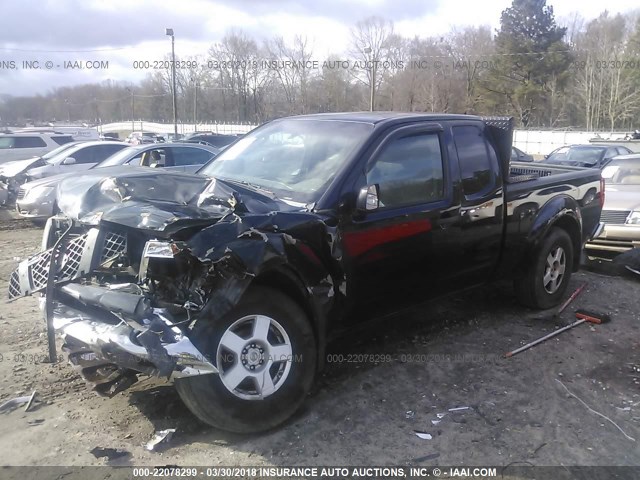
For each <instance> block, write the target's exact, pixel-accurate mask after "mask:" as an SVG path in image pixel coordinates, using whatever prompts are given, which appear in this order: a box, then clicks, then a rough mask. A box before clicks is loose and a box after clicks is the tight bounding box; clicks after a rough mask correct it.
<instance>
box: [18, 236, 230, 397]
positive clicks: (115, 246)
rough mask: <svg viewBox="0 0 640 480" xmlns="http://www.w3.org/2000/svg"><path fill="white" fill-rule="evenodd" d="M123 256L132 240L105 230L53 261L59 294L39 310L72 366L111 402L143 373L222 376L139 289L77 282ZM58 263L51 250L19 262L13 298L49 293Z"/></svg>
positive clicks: (70, 245) (67, 246)
mask: <svg viewBox="0 0 640 480" xmlns="http://www.w3.org/2000/svg"><path fill="white" fill-rule="evenodd" d="M46 232H47V230H45V235H47V233H46ZM43 243H44V242H43ZM125 250H126V235H123V234H121V233H117V232H108V231H103V230H99V229H91V230H90V231H89V232H88V233H86V234H84V235H78V236H75V237H74V238H72V239H70V240H69V241H66V242H63V244H62V247H61V251H60V253H59V255H58V258H59V260H58V261H57V262H53V263H54V264H56V263H57V264H58V265H57V269H56V270H57V271H56V272H51V274H52V275H53V281H54V283H55V285H54V293H53V295H51V296H48V297H47V296H42V297H41V299H40V300H41V301H40V307H41V309H42V310H43V311H44V312H45V317H46V315H47V312H51V313H50V315H51V316H52V318H50V324H51V325H52V326H53V328H54V329H55V332H56V333H57V334H58V335H59V336H61V337H62V340H63V342H64V345H63V351H64V352H65V353H66V354H67V357H68V359H69V362H70V363H71V364H72V365H73V366H74V368H76V369H77V370H78V371H79V373H80V374H81V375H82V377H83V378H84V379H85V380H86V381H87V382H89V383H91V384H92V385H93V386H94V388H95V390H96V391H97V392H98V393H99V394H101V395H105V396H112V395H114V394H115V393H117V392H119V391H122V390H124V389H125V388H127V387H128V386H130V385H131V384H132V383H133V382H135V381H136V378H137V375H138V374H146V375H151V376H157V377H159V378H166V379H175V378H181V377H188V376H195V375H204V374H211V373H218V370H217V369H216V367H215V366H214V365H213V364H212V363H211V362H210V361H209V359H208V358H207V357H206V356H205V355H204V354H203V353H202V352H200V350H198V348H197V347H196V346H195V345H194V344H193V343H192V342H191V340H190V339H189V337H188V333H187V332H188V330H187V329H186V328H185V327H184V326H183V325H180V324H179V323H177V322H175V321H174V319H173V318H172V316H171V314H170V313H169V312H168V311H167V310H166V309H164V308H155V307H153V306H152V302H151V300H150V298H148V297H147V296H145V295H144V293H143V291H142V290H141V289H140V287H139V286H137V285H135V284H133V283H129V284H110V285H91V284H80V283H74V280H79V279H80V278H84V277H85V276H87V275H88V274H90V273H91V272H92V271H94V270H95V269H97V268H100V267H101V266H104V265H105V264H107V263H108V262H110V261H113V259H114V258H116V257H117V256H118V255H120V254H122V253H123V252H124V251H125ZM52 257H54V254H53V249H48V250H45V251H43V252H41V253H39V254H37V255H35V256H33V257H31V258H29V259H28V260H25V261H23V262H21V263H20V264H19V266H18V268H17V269H16V270H15V271H14V272H13V273H12V275H11V279H10V285H9V297H10V298H12V299H13V298H17V297H21V296H26V295H31V294H33V293H37V292H42V291H44V290H45V289H46V286H47V278H48V276H49V269H50V268H51V267H50V265H51V263H52V262H51V259H52Z"/></svg>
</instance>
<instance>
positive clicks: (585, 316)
mask: <svg viewBox="0 0 640 480" xmlns="http://www.w3.org/2000/svg"><path fill="white" fill-rule="evenodd" d="M576 318H579V319H580V320H578V321H576V322H573V323H572V324H571V325H567V326H566V327H562V328H561V329H559V330H556V331H555V332H551V333H550V334H548V335H545V336H544V337H541V338H539V339H537V340H534V341H533V342H530V343H527V344H526V345H523V346H522V347H520V348H516V349H515V350H513V351H511V352H508V353H505V354H504V357H505V358H509V357H513V356H514V355H516V354H518V353H520V352H524V351H525V350H528V349H530V348H531V347H533V346H535V345H538V344H539V343H542V342H544V341H545V340H549V339H550V338H552V337H555V336H556V335H559V334H561V333H562V332H566V331H567V330H569V329H571V328H573V327H577V326H578V325H581V324H583V323H585V322H589V323H596V324H601V323H606V322H608V321H609V317H608V316H607V315H600V316H598V314H595V313H589V312H584V311H581V310H578V311H577V312H576Z"/></svg>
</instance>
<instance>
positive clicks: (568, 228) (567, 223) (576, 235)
mask: <svg viewBox="0 0 640 480" xmlns="http://www.w3.org/2000/svg"><path fill="white" fill-rule="evenodd" d="M551 227H552V228H553V227H557V228H561V229H562V230H564V231H565V232H567V233H568V234H569V238H570V239H571V243H572V244H573V270H574V271H577V270H578V268H579V266H580V254H581V250H582V235H581V234H580V226H579V225H578V222H577V221H576V220H575V219H573V218H572V217H569V216H567V215H564V216H562V217H560V218H559V219H558V220H557V221H556V222H554V223H553V225H551Z"/></svg>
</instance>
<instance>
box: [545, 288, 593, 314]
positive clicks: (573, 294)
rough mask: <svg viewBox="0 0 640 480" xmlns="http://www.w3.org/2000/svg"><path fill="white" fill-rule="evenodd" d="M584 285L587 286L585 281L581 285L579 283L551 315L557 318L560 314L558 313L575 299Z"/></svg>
mask: <svg viewBox="0 0 640 480" xmlns="http://www.w3.org/2000/svg"><path fill="white" fill-rule="evenodd" d="M586 286H587V284H586V283H583V284H582V285H580V286H579V287H578V288H577V289H576V291H575V292H573V293H572V294H571V296H570V297H569V298H567V301H566V302H564V303H563V304H562V305H561V306H560V308H559V309H558V311H557V312H556V313H555V314H554V315H553V318H557V317H558V316H560V314H561V313H562V312H564V309H565V308H567V307H568V306H569V304H570V303H571V302H573V301H574V300H575V299H576V297H577V296H578V295H580V294H581V293H582V290H584V289H585V287H586Z"/></svg>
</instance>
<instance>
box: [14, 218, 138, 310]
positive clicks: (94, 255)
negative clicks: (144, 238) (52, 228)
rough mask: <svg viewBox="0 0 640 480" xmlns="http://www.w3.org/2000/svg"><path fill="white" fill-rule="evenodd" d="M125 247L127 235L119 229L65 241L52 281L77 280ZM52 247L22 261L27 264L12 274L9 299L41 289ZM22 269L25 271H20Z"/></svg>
mask: <svg viewBox="0 0 640 480" xmlns="http://www.w3.org/2000/svg"><path fill="white" fill-rule="evenodd" d="M126 249H127V237H126V235H123V234H121V233H118V232H110V231H109V232H104V231H103V232H99V231H98V230H97V229H92V230H90V231H89V233H86V234H84V235H79V236H76V237H74V238H72V239H71V240H68V241H66V242H65V246H64V247H63V250H62V252H61V253H60V255H61V257H60V260H59V262H58V269H57V273H56V276H55V282H56V283H58V282H66V281H71V280H76V279H78V278H80V277H81V276H82V275H85V274H87V273H89V272H90V271H91V270H92V269H95V268H96V267H98V266H99V265H102V264H104V263H105V262H107V261H109V260H112V259H114V258H116V257H117V256H119V255H120V254H122V253H124V252H125V251H126ZM52 251H53V249H52V248H50V249H49V250H45V251H44V252H40V253H38V254H37V255H34V256H33V257H31V258H29V259H28V260H25V262H26V267H23V268H18V269H16V270H14V272H13V273H12V274H11V279H10V281H9V298H16V297H19V296H23V295H30V294H32V293H34V292H37V291H39V290H44V289H45V288H46V286H47V280H48V277H49V266H50V264H51V256H52ZM22 272H24V273H22Z"/></svg>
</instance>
